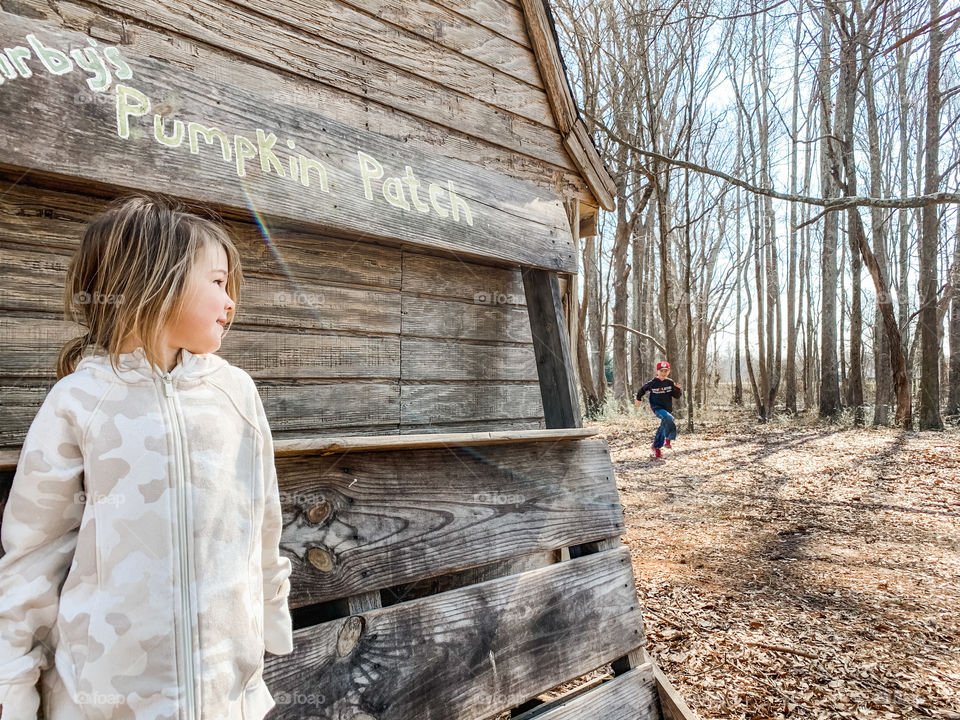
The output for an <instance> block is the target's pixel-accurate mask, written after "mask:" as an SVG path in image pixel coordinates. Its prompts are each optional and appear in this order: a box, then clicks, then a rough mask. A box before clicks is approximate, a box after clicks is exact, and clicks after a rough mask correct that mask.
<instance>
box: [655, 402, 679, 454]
mask: <svg viewBox="0 0 960 720" xmlns="http://www.w3.org/2000/svg"><path fill="white" fill-rule="evenodd" d="M653 414H654V415H656V416H657V417H658V418H660V427H658V428H657V434H656V435H654V436H653V446H654V447H655V448H662V447H663V441H664V440H676V439H677V424H676V423H675V422H674V421H673V415H671V414H670V413H668V412H667V411H666V410H664V409H663V408H657V409H656V410H654V411H653Z"/></svg>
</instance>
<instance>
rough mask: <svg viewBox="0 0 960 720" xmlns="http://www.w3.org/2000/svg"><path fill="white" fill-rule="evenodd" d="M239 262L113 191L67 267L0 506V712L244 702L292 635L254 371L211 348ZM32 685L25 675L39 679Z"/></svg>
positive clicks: (103, 711) (259, 712)
mask: <svg viewBox="0 0 960 720" xmlns="http://www.w3.org/2000/svg"><path fill="white" fill-rule="evenodd" d="M240 280H241V274H240V262H239V256H238V253H237V250H236V248H235V247H234V245H233V243H232V241H231V240H230V238H229V236H228V235H227V234H226V232H225V230H224V229H223V228H222V227H221V226H220V225H219V224H217V223H216V222H214V221H213V220H211V219H208V218H205V217H201V216H199V215H197V214H194V213H192V212H189V211H187V210H186V209H185V208H183V207H181V206H179V205H176V204H175V203H173V202H171V201H168V200H165V199H162V198H148V197H133V198H128V199H125V200H122V201H120V202H117V203H114V204H113V205H112V206H111V207H110V208H109V209H107V210H106V211H105V212H104V213H103V214H102V215H100V216H99V217H97V218H95V219H94V220H93V221H92V222H91V223H90V226H89V227H88V228H87V230H86V233H85V235H84V237H83V240H82V242H81V244H80V249H79V251H78V253H77V255H76V256H75V258H74V259H73V262H72V264H71V265H70V268H69V270H68V272H67V281H66V294H65V300H66V308H67V313H68V317H72V318H73V319H74V320H76V321H77V322H79V323H80V325H82V326H83V327H84V328H85V329H86V334H85V335H84V336H83V337H80V338H77V339H76V340H74V341H72V342H70V343H68V344H67V345H66V346H65V347H64V348H63V350H62V351H61V353H60V358H59V361H58V368H57V375H58V378H60V379H59V380H58V382H57V383H56V384H55V385H54V386H53V388H52V389H51V390H50V392H49V394H48V395H47V397H46V399H45V400H44V402H43V405H42V407H41V408H40V410H39V412H38V413H37V416H36V418H35V419H34V421H33V424H32V425H31V426H30V430H29V432H28V433H27V436H26V439H25V441H24V443H23V449H22V451H21V454H20V461H19V464H18V466H17V472H16V475H15V477H14V480H13V487H12V489H11V491H10V497H9V499H8V501H7V505H6V508H5V511H4V515H3V526H2V542H3V549H4V551H5V553H6V554H5V555H4V556H3V557H2V558H0V708H2V718H3V720H27V719H33V718H36V717H37V713H38V706H39V704H40V701H41V698H42V701H43V704H42V707H43V717H44V718H46V720H80V719H81V718H84V719H86V718H97V719H99V720H120V719H121V718H123V719H124V720H127V719H130V720H133V719H136V720H141V719H143V720H155V719H157V718H171V719H173V718H176V719H178V720H179V719H181V718H187V719H193V718H195V719H196V720H200V719H201V718H202V719H203V720H207V719H208V718H209V719H210V720H215V719H216V720H220V719H223V720H233V719H236V720H241V718H242V719H243V720H249V719H250V718H256V719H257V720H260V719H261V718H263V717H264V715H266V714H267V712H268V711H269V710H270V709H271V708H272V707H273V706H274V704H275V702H274V700H273V698H272V696H271V695H270V692H269V691H268V690H267V687H266V685H265V683H264V681H263V677H262V673H263V659H264V658H263V654H264V650H267V651H269V652H271V653H273V654H276V655H284V654H287V653H290V652H292V650H293V634H292V626H291V620H290V613H289V610H288V607H287V595H288V593H289V587H290V585H289V581H288V576H289V575H290V569H291V566H290V561H289V560H288V559H286V558H284V557H281V556H280V554H279V547H278V546H279V540H280V532H281V529H282V518H281V512H280V498H279V492H278V489H277V478H276V473H275V470H274V464H273V444H272V440H271V435H270V428H269V426H268V424H267V419H266V416H265V414H264V411H263V405H262V404H261V401H260V397H259V395H258V394H257V390H256V387H255V386H254V383H253V380H252V379H251V378H250V376H249V375H248V374H247V373H245V372H244V371H242V370H240V369H238V368H235V367H233V366H231V365H230V364H229V363H227V362H226V361H225V360H223V359H221V358H219V357H217V356H216V355H214V353H215V352H216V351H217V350H219V348H220V341H221V337H222V335H223V333H224V332H225V331H226V329H227V328H228V327H229V326H230V324H231V323H232V320H233V316H234V311H235V309H236V300H237V298H238V296H239V288H240ZM41 671H43V672H42V673H41ZM38 679H40V680H41V682H40V688H39V690H38V689H37V680H38Z"/></svg>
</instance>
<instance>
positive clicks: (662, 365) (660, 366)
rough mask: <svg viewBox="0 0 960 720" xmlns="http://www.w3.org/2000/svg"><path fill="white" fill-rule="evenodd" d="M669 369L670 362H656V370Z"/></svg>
mask: <svg viewBox="0 0 960 720" xmlns="http://www.w3.org/2000/svg"><path fill="white" fill-rule="evenodd" d="M669 369H670V363H668V362H667V361H666V360H661V361H660V362H658V363H657V370H669Z"/></svg>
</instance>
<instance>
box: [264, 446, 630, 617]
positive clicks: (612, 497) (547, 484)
mask: <svg viewBox="0 0 960 720" xmlns="http://www.w3.org/2000/svg"><path fill="white" fill-rule="evenodd" d="M277 475H278V477H279V478H280V489H281V500H282V502H283V505H284V531H283V537H282V539H281V548H282V549H283V551H284V553H285V554H286V555H287V556H288V557H289V558H290V560H291V562H292V563H293V566H294V579H293V581H292V584H293V590H292V595H291V604H292V605H293V606H296V607H300V606H303V605H308V604H311V603H316V602H321V601H326V600H333V599H336V598H340V597H348V596H350V595H357V594H359V593H362V592H368V591H370V590H374V589H380V588H385V587H390V586H394V585H398V584H400V583H408V582H414V581H416V580H420V579H423V578H427V577H433V576H436V575H441V574H444V573H448V572H451V571H454V570H460V569H465V568H469V567H475V566H479V565H483V564H486V563H489V562H492V561H495V560H501V559H505V558H508V557H513V556H516V555H523V554H528V553H532V552H536V551H547V550H554V549H556V548H559V547H564V546H567V545H573V544H578V543H582V542H587V541H589V540H596V539H598V538H603V537H610V536H616V535H619V534H620V533H621V532H622V531H623V511H622V509H621V507H620V503H619V497H618V495H617V488H616V482H615V480H614V475H613V468H612V465H611V463H610V456H609V451H608V449H607V444H606V442H605V441H603V440H581V441H566V442H561V441H557V442H555V443H527V444H511V445H488V446H480V447H470V448H459V447H447V448H441V449H428V450H408V451H404V452H402V453H398V452H365V453H347V454H343V453H339V454H337V453H334V454H330V455H321V456H319V457H315V456H311V457H300V458H278V459H277Z"/></svg>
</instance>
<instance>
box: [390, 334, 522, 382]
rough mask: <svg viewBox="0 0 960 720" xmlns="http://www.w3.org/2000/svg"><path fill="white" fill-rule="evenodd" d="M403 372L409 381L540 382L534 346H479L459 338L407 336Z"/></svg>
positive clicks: (404, 347)
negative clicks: (430, 338) (423, 338)
mask: <svg viewBox="0 0 960 720" xmlns="http://www.w3.org/2000/svg"><path fill="white" fill-rule="evenodd" d="M400 375H401V377H402V378H403V379H404V381H409V380H523V381H527V382H537V360H536V357H535V356H534V354H533V348H532V347H531V346H530V345H475V344H468V343H465V342H462V341H459V340H420V339H412V340H409V339H406V338H405V339H404V340H403V356H402V358H401V363H400Z"/></svg>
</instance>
